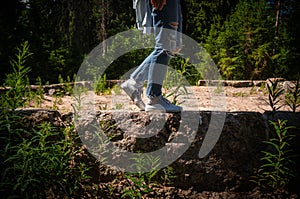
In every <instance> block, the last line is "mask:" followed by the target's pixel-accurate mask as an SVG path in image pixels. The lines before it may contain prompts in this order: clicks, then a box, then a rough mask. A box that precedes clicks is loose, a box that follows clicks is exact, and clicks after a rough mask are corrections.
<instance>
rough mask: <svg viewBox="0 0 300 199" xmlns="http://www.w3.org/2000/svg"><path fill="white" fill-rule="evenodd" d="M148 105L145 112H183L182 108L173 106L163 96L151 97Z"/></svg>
mask: <svg viewBox="0 0 300 199" xmlns="http://www.w3.org/2000/svg"><path fill="white" fill-rule="evenodd" d="M148 99H149V101H148V102H147V103H146V107H145V111H159V112H166V113H178V112H181V111H182V107H180V106H176V105H174V104H172V103H171V102H170V101H169V100H167V99H166V98H164V97H163V96H162V95H160V96H158V97H150V98H148Z"/></svg>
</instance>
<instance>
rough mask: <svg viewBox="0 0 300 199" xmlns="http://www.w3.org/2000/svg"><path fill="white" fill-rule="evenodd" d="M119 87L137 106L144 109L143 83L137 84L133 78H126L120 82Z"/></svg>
mask: <svg viewBox="0 0 300 199" xmlns="http://www.w3.org/2000/svg"><path fill="white" fill-rule="evenodd" d="M121 88H122V89H123V90H124V91H125V93H126V94H127V95H128V96H129V97H130V99H131V100H132V101H133V103H134V104H135V105H136V106H137V107H139V108H140V109H141V110H145V104H144V102H143V100H142V93H143V84H138V83H137V82H136V81H135V80H133V79H128V80H126V81H125V82H124V83H123V84H121Z"/></svg>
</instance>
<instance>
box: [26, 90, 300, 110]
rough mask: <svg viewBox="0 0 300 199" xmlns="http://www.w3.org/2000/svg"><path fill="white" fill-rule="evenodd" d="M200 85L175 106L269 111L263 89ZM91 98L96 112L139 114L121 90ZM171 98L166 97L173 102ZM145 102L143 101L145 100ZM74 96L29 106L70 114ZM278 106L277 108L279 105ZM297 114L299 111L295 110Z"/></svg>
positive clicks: (51, 98)
mask: <svg viewBox="0 0 300 199" xmlns="http://www.w3.org/2000/svg"><path fill="white" fill-rule="evenodd" d="M217 89H218V88H215V87H214V88H210V87H203V86H200V87H199V86H194V87H189V89H188V91H189V94H182V95H179V97H178V103H179V104H180V105H181V106H183V108H184V110H199V111H214V110H215V111H219V110H220V111H226V112H259V113H264V112H265V111H271V110H272V109H271V107H270V105H269V104H268V94H267V91H266V89H263V88H260V87H245V88H235V87H229V86H227V87H224V92H220V91H218V90H217ZM92 97H93V98H91V97H90V96H88V97H87V96H86V98H88V100H91V101H92V104H93V105H94V106H95V107H96V109H98V110H124V109H125V110H129V111H138V110H139V109H138V108H137V107H136V106H135V105H134V104H133V103H132V102H131V100H130V98H129V97H128V96H127V95H126V94H125V93H124V92H123V91H121V90H119V89H118V90H114V89H113V90H112V91H111V93H109V94H101V95H93V96H92ZM172 98H173V97H172V96H171V97H169V99H170V101H172ZM144 101H146V99H145V98H144ZM283 102H284V99H282V102H281V103H280V104H279V105H283V106H282V107H281V108H280V109H279V110H280V111H291V109H290V108H289V107H288V106H287V105H284V103H283ZM72 104H74V98H73V96H63V97H53V96H49V95H45V96H44V99H43V101H42V103H41V104H40V105H39V106H36V103H31V104H30V105H29V107H32V108H46V109H56V110H58V111H60V112H61V113H68V112H73V108H72ZM279 105H278V106H279ZM297 111H300V109H299V108H298V110H297Z"/></svg>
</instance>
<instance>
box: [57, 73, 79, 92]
mask: <svg viewBox="0 0 300 199" xmlns="http://www.w3.org/2000/svg"><path fill="white" fill-rule="evenodd" d="M75 79H76V75H75V74H74V76H73V79H72V80H71V78H70V76H67V79H66V80H64V79H63V78H62V76H61V74H60V75H59V76H58V82H59V83H60V84H62V85H63V86H62V89H63V90H62V91H61V93H62V95H72V94H73V85H72V84H73V82H74V80H75Z"/></svg>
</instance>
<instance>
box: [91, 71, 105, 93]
mask: <svg viewBox="0 0 300 199" xmlns="http://www.w3.org/2000/svg"><path fill="white" fill-rule="evenodd" d="M93 88H94V91H95V93H96V94H98V95H99V94H103V93H105V92H107V90H108V88H107V82H106V74H103V76H102V77H95V78H94V85H93Z"/></svg>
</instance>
